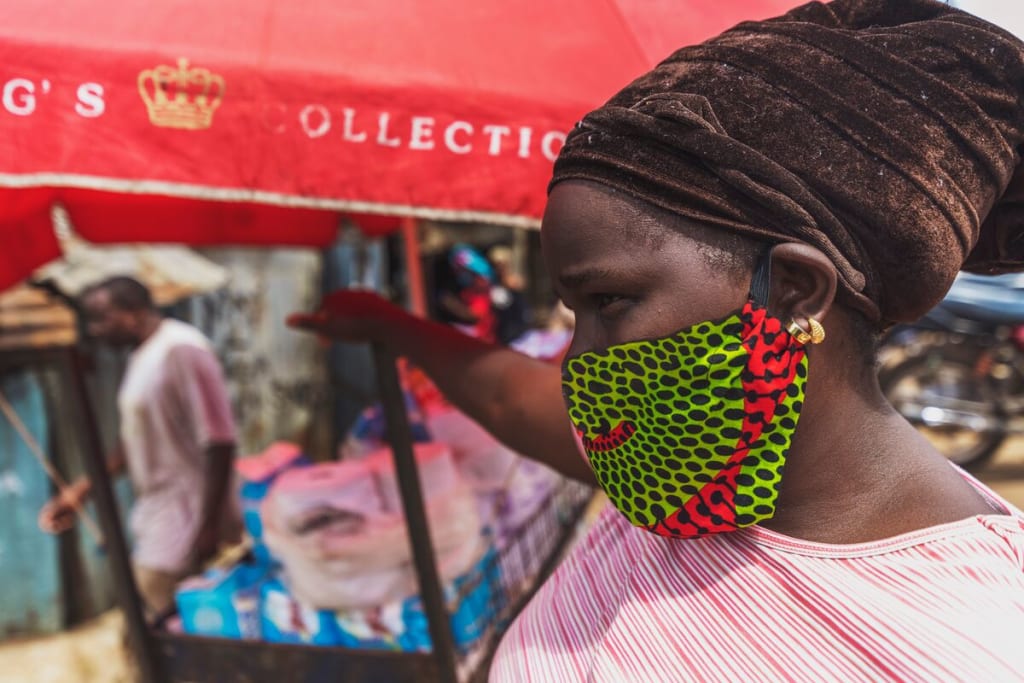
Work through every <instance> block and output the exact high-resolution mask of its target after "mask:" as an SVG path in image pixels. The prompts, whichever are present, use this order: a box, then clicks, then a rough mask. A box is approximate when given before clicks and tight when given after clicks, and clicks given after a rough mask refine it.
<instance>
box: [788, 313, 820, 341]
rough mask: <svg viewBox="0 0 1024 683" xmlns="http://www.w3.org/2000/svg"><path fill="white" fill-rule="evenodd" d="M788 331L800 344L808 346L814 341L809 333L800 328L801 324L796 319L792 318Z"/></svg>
mask: <svg viewBox="0 0 1024 683" xmlns="http://www.w3.org/2000/svg"><path fill="white" fill-rule="evenodd" d="M819 327H820V325H819ZM811 329H812V330H813V329H814V328H813V327H812V328H811ZM786 331H788V332H789V333H790V334H791V335H793V339H795V340H796V342H797V343H798V344H806V343H807V342H809V341H811V339H813V337H812V336H811V334H810V333H809V332H807V331H806V330H805V329H804V328H802V327H800V323H798V322H797V321H796V319H795V318H790V320H789V325H788V326H787V327H786Z"/></svg>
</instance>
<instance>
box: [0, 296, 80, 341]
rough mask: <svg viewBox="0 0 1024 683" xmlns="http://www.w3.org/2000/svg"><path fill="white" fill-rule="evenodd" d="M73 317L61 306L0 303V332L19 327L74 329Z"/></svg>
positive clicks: (4, 332)
mask: <svg viewBox="0 0 1024 683" xmlns="http://www.w3.org/2000/svg"><path fill="white" fill-rule="evenodd" d="M74 326H75V315H74V313H72V312H71V311H70V310H69V309H67V308H64V307H63V306H57V305H48V306H6V305H4V304H2V303H0V332H2V333H3V334H7V332H8V331H9V330H11V331H13V330H17V329H18V328H19V327H72V328H73V327H74Z"/></svg>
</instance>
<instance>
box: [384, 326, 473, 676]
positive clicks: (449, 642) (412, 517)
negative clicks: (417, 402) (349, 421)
mask: <svg viewBox="0 0 1024 683" xmlns="http://www.w3.org/2000/svg"><path fill="white" fill-rule="evenodd" d="M373 361H374V365H375V367H376V370H377V383H378V385H379V386H380V394H381V402H382V403H383V405H384V416H385V420H386V423H387V434H388V441H389V442H390V443H391V453H392V457H393V459H394V461H395V473H396V474H397V475H398V488H399V491H400V492H401V494H402V508H403V509H404V510H405V519H406V524H407V528H408V529H409V541H410V543H411V544H412V555H413V565H414V566H415V567H416V578H417V580H418V581H419V587H420V599H421V600H422V602H423V611H424V612H425V613H426V615H427V625H428V626H429V630H430V640H431V642H432V643H433V646H434V658H435V660H436V661H437V667H438V672H439V674H440V680H442V681H445V683H456V681H457V680H458V671H457V669H456V662H455V639H454V637H453V636H452V628H451V616H450V615H449V614H448V608H447V606H446V605H445V600H444V589H443V588H442V586H441V577H440V574H439V572H438V571H437V562H436V560H435V559H434V558H435V555H434V544H433V542H432V541H431V540H430V526H429V524H428V523H427V511H426V507H425V506H424V504H423V491H422V487H421V486H420V477H419V468H417V467H416V457H415V455H414V454H413V450H412V433H411V432H410V430H409V419H408V416H407V415H406V414H405V401H404V400H403V398H402V388H401V386H400V385H399V383H398V370H397V369H396V368H395V359H394V357H393V356H391V354H390V353H388V352H387V351H385V350H384V348H383V347H381V346H380V345H377V344H374V345H373Z"/></svg>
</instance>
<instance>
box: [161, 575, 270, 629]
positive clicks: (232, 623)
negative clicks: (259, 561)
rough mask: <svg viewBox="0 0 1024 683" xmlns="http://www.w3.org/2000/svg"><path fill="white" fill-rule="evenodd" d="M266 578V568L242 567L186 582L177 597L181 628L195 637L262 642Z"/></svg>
mask: <svg viewBox="0 0 1024 683" xmlns="http://www.w3.org/2000/svg"><path fill="white" fill-rule="evenodd" d="M266 578H267V570H266V568H265V567H260V566H257V565H247V564H241V565H238V566H236V567H233V568H231V569H229V570H223V569H212V570H210V571H207V572H206V573H204V574H203V575H201V576H197V577H193V578H191V579H188V580H186V581H184V582H183V583H182V584H181V586H180V587H179V588H178V591H177V593H176V594H175V602H176V603H177V606H178V614H179V615H180V616H181V622H182V628H183V629H184V630H185V632H186V633H191V634H194V635H203V636H213V637H219V638H242V639H251V640H257V639H259V638H260V637H261V635H262V632H261V629H260V590H261V587H262V584H263V583H264V582H265V581H266Z"/></svg>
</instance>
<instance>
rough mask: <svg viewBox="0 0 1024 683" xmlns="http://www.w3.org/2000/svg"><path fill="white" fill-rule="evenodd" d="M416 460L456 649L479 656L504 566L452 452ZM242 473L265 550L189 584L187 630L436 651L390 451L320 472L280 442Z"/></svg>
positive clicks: (251, 521)
mask: <svg viewBox="0 0 1024 683" xmlns="http://www.w3.org/2000/svg"><path fill="white" fill-rule="evenodd" d="M415 457H416V461H417V465H418V467H419V471H420V477H421V481H422V483H423V488H424V496H425V501H424V502H425V507H426V512H427V517H428V521H429V523H430V528H431V536H432V539H433V541H434V546H435V552H436V554H437V557H436V561H437V565H438V570H439V572H440V575H441V579H442V584H443V588H444V591H445V595H446V597H447V600H448V610H449V613H450V614H451V625H452V630H453V633H454V635H455V641H456V643H457V645H458V646H459V647H460V648H468V647H469V646H470V645H472V644H473V643H475V642H476V641H477V640H479V639H480V637H481V636H482V635H483V633H484V632H485V631H486V630H487V628H488V627H489V626H490V624H491V622H492V614H493V609H492V606H493V602H494V597H495V595H494V591H495V589H496V576H495V572H496V566H497V564H496V562H495V559H494V556H493V554H492V553H490V552H489V550H488V549H489V544H488V541H487V538H486V536H485V535H484V533H483V530H482V528H481V524H480V519H479V516H478V514H477V505H476V499H475V498H474V495H473V493H472V492H471V491H470V489H469V488H468V487H467V486H466V485H465V484H464V482H463V481H462V479H461V477H460V475H459V473H458V470H457V469H456V467H455V465H454V463H453V460H452V457H451V452H450V450H449V449H448V448H447V447H446V446H443V445H439V444H418V445H417V446H416V449H415ZM240 474H241V475H242V478H243V480H244V482H245V484H244V485H243V500H244V501H245V504H244V507H245V509H246V512H247V516H246V526H247V529H248V530H249V533H250V534H251V535H252V536H253V538H254V540H255V541H256V542H259V543H265V544H266V547H265V552H266V554H265V555H264V557H263V558H260V557H257V562H256V564H254V565H240V566H238V567H235V568H234V569H232V570H230V571H217V570H214V571H211V572H207V573H206V574H204V575H203V576H202V577H198V578H196V579H191V580H189V581H187V582H186V583H185V584H183V585H182V587H181V589H180V590H179V593H178V606H179V612H180V613H181V616H182V624H183V627H184V629H185V631H186V632H189V633H195V634H202V635H210V636H220V637H233V638H262V639H263V640H267V641H270V642H285V643H305V644H313V645H335V646H342V647H359V648H378V649H379V648H383V649H392V650H407V651H408V650H419V651H424V650H429V649H430V646H431V645H430V636H429V629H428V627H427V619H426V616H425V614H424V611H423V607H422V605H421V603H420V600H419V597H418V595H417V591H418V584H417V577H416V572H415V568H414V565H413V562H412V557H411V549H410V544H409V539H408V532H407V530H406V525H405V519H404V512H403V510H402V506H401V496H400V495H399V492H398V485H397V481H396V476H395V471H394V465H393V462H392V456H391V453H390V451H388V450H378V451H375V452H372V453H369V454H367V455H366V457H364V458H361V459H357V460H347V461H344V462H338V463H323V464H317V465H309V464H308V460H307V459H306V458H305V457H304V456H301V453H299V452H298V449H297V448H294V447H287V446H285V445H281V444H278V445H275V447H274V448H272V449H268V451H267V453H265V454H264V455H263V456H261V458H260V459H259V460H258V461H256V460H254V462H253V463H252V464H250V465H248V466H246V467H240ZM257 547H259V546H257ZM271 557H272V558H273V560H274V561H273V562H270V561H268V558H271ZM261 559H262V561H261Z"/></svg>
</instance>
